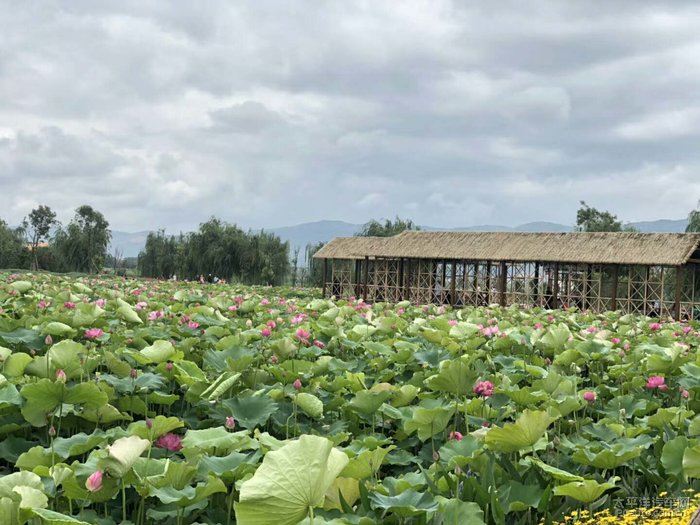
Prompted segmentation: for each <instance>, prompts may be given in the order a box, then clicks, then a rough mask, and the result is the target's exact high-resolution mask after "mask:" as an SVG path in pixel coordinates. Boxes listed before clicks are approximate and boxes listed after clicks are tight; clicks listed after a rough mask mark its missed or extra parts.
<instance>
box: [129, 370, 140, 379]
mask: <svg viewBox="0 0 700 525" xmlns="http://www.w3.org/2000/svg"><path fill="white" fill-rule="evenodd" d="M138 375H139V371H138V370H136V369H135V368H132V369H131V371H130V372H129V377H130V378H131V379H136V378H137V377H138Z"/></svg>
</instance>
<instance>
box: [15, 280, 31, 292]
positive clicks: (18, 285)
mask: <svg viewBox="0 0 700 525" xmlns="http://www.w3.org/2000/svg"><path fill="white" fill-rule="evenodd" d="M10 288H12V289H13V290H16V291H18V292H19V293H26V292H28V291H29V290H31V289H32V283H31V282H29V281H15V282H13V283H11V284H10Z"/></svg>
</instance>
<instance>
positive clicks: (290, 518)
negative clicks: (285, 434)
mask: <svg viewBox="0 0 700 525" xmlns="http://www.w3.org/2000/svg"><path fill="white" fill-rule="evenodd" d="M347 463H348V457H347V456H346V455H345V454H344V453H343V452H340V451H339V450H336V449H334V448H333V443H332V442H331V441H329V440H328V439H325V438H322V437H319V436H311V435H302V436H301V437H300V438H299V439H298V440H297V441H292V442H290V443H287V444H286V445H284V446H283V447H282V448H280V449H278V450H275V451H272V452H268V453H267V454H266V455H265V458H264V459H263V462H262V465H260V467H259V468H258V470H257V471H256V472H255V475H254V476H253V477H252V478H251V479H249V480H247V481H245V482H244V483H243V484H242V485H241V488H240V497H239V502H238V503H236V505H235V511H236V522H237V523H240V524H241V525H296V524H297V523H298V522H299V521H301V520H302V519H304V518H305V517H306V515H307V513H308V512H309V510H310V509H313V508H315V507H320V506H321V505H323V501H324V497H325V494H326V492H327V491H328V489H329V488H330V486H331V485H332V484H333V481H334V480H335V478H336V477H337V476H338V475H339V474H340V472H341V471H342V470H343V468H345V465H347Z"/></svg>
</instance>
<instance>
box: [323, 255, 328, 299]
mask: <svg viewBox="0 0 700 525" xmlns="http://www.w3.org/2000/svg"><path fill="white" fill-rule="evenodd" d="M327 283H328V259H323V291H322V294H323V297H325V296H326V290H327Z"/></svg>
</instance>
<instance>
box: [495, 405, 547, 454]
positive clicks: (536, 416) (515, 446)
mask: <svg viewBox="0 0 700 525" xmlns="http://www.w3.org/2000/svg"><path fill="white" fill-rule="evenodd" d="M555 420H556V418H555V417H552V416H550V415H549V414H547V413H546V412H543V411H537V410H534V411H533V410H525V411H524V412H523V413H522V414H521V415H520V417H519V418H518V419H517V421H516V422H515V423H506V424H505V425H503V427H502V428H499V427H494V428H492V429H491V430H489V431H488V432H487V434H486V438H485V442H486V444H487V445H488V446H489V448H491V449H494V450H499V451H501V452H516V451H518V450H523V449H526V448H528V447H531V446H533V445H534V444H535V443H537V441H538V440H539V439H540V438H541V437H542V436H543V435H544V433H545V431H546V430H547V427H549V425H551V424H552V422H554V421H555Z"/></svg>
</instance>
